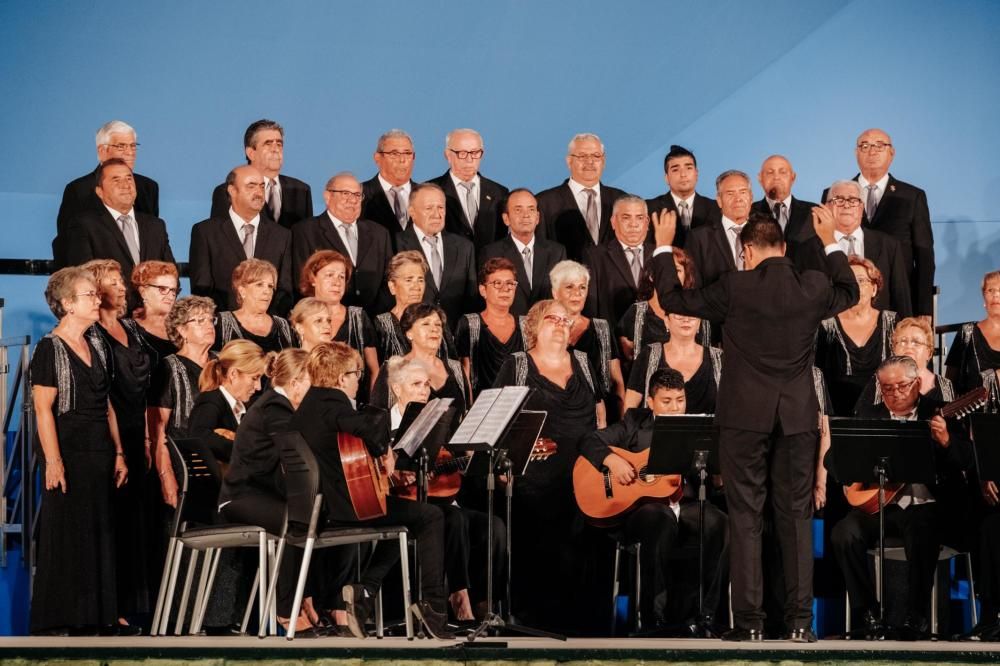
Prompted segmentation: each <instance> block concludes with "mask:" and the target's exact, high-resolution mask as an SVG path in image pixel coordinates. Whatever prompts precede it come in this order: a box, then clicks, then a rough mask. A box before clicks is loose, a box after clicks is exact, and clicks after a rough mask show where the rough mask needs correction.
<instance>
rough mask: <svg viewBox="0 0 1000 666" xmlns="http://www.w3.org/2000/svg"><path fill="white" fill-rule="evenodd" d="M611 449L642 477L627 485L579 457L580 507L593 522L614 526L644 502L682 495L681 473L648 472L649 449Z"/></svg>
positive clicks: (576, 483)
mask: <svg viewBox="0 0 1000 666" xmlns="http://www.w3.org/2000/svg"><path fill="white" fill-rule="evenodd" d="M610 448H611V451H612V452H613V453H616V454H618V455H619V456H621V457H622V458H624V459H625V460H627V461H629V462H630V463H632V466H633V467H635V469H636V471H637V472H638V476H637V478H636V480H635V481H633V482H632V483H630V484H629V485H627V486H625V485H622V484H620V483H618V482H616V481H615V480H614V479H612V478H611V472H609V471H607V470H604V471H601V470H598V469H597V468H595V467H594V466H593V465H591V464H590V462H589V461H588V460H587V459H586V458H583V457H580V458H577V459H576V463H575V464H574V466H573V494H574V495H575V496H576V503H577V506H579V507H580V511H581V512H583V515H584V516H586V517H587V519H588V521H589V522H591V523H593V524H595V525H599V526H601V527H610V526H613V525H616V524H618V523H619V522H620V521H621V520H622V518H624V517H625V516H626V515H627V514H628V513H629V512H630V511H632V509H634V508H636V507H637V506H639V505H640V504H644V503H646V502H664V503H665V502H670V501H677V500H679V499H680V498H681V495H682V493H683V482H682V478H681V476H680V475H679V474H676V475H670V476H667V475H662V474H659V475H657V474H649V473H647V472H646V464H647V463H648V462H649V449H646V450H645V451H639V452H637V453H633V452H632V451H626V450H625V449H620V448H618V447H616V446H612V447H610Z"/></svg>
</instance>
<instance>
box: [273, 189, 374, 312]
mask: <svg viewBox="0 0 1000 666" xmlns="http://www.w3.org/2000/svg"><path fill="white" fill-rule="evenodd" d="M362 199H363V196H362V193H361V183H359V182H358V179H357V178H355V177H354V174H351V173H348V172H346V171H345V172H342V173H338V174H337V175H335V176H333V177H332V178H331V179H330V180H328V181H327V183H326V187H325V188H324V189H323V200H324V201H325V202H326V210H324V211H323V212H322V213H320V214H319V215H317V216H316V217H312V218H309V219H308V220H303V221H302V222H300V223H299V224H296V225H295V226H294V227H292V278H293V280H294V281H295V282H296V284H298V281H299V278H300V277H301V275H302V267H303V266H304V265H305V263H306V261H308V260H309V257H310V256H311V255H312V253H313V252H316V251H317V250H336V251H337V252H339V253H340V254H342V255H344V256H345V257H348V258H349V259H350V261H351V266H352V270H351V282H350V284H348V285H347V289H346V291H345V292H344V297H343V299H342V302H343V303H344V304H345V305H358V306H361V307H363V308H365V309H366V310H367V311H368V312H384V311H385V310H388V309H389V308H391V307H392V298H391V296H390V295H389V291H388V288H387V287H386V286H385V271H386V268H388V266H389V260H390V259H392V240H391V239H390V238H389V232H388V231H386V230H385V228H384V227H382V226H381V225H378V224H375V223H374V222H372V221H371V220H362V219H359V218H358V216H359V215H360V214H361V202H362Z"/></svg>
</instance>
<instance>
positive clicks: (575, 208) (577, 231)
mask: <svg viewBox="0 0 1000 666" xmlns="http://www.w3.org/2000/svg"><path fill="white" fill-rule="evenodd" d="M595 189H599V190H600V193H601V210H600V227H599V232H598V235H597V243H594V239H593V237H592V236H591V235H590V231H588V230H587V222H586V220H585V219H584V217H583V213H582V212H581V211H580V206H579V204H578V203H577V201H576V197H575V196H574V195H573V190H571V189H570V187H569V179H566V180H564V181H563V184H562V185H557V186H556V187H553V188H550V189H548V190H545V191H543V192H539V193H538V195H537V196H536V197H535V200H536V201H537V202H538V212H539V213H540V214H541V221H540V222H539V224H538V228H537V229H536V230H535V236H536V237H539V238H545V239H548V240H553V241H556V242H557V243H559V244H560V245H562V246H563V247H565V248H566V257H567V258H568V259H572V260H573V261H583V260H584V252H585V251H586V250H587V248H589V247H593V246H594V245H599V244H601V243H604V242H606V241H607V240H609V239H611V238H613V237H614V232H613V231H612V229H611V211H612V209H613V208H614V205H615V200H616V199H618V197H620V196H623V195H624V194H625V192H623V191H622V190H619V189H618V188H616V187H608V186H607V185H605V184H604V183H601V184H600V185H599V187H597V188H595Z"/></svg>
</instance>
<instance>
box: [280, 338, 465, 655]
mask: <svg viewBox="0 0 1000 666" xmlns="http://www.w3.org/2000/svg"><path fill="white" fill-rule="evenodd" d="M306 369H307V371H308V372H309V377H310V378H311V380H312V386H311V387H310V388H309V391H308V392H307V393H306V395H305V397H304V398H303V399H302V403H301V404H300V405H299V408H298V410H297V411H296V412H295V414H294V415H293V416H292V419H291V422H290V424H289V427H290V428H291V429H292V430H295V431H298V432H299V433H301V434H302V437H303V438H304V439H305V440H306V442H307V443H308V444H309V447H310V448H311V449H312V451H313V454H314V455H315V456H316V461H317V464H318V465H319V474H320V488H321V491H322V493H323V501H324V505H325V506H324V508H325V519H326V521H327V524H328V525H329V526H330V527H379V526H389V525H402V526H405V527H406V528H407V529H408V530H409V531H410V534H411V535H412V536H413V538H415V539H416V540H417V555H418V557H419V559H420V589H421V592H422V596H423V598H422V600H421V601H418V602H416V603H414V604H412V606H411V607H410V610H411V611H412V612H413V613H414V614H415V615H416V616H417V617H418V618H419V619H420V620H421V621H422V622H423V624H424V626H425V628H426V629H427V631H428V632H429V633H430V634H431V636H434V637H435V638H448V637H451V634H450V632H449V631H448V629H447V616H446V615H445V611H446V605H445V604H446V598H445V593H444V557H443V551H444V518H443V516H442V513H441V510H440V509H439V508H438V507H436V506H433V505H431V504H424V503H421V502H411V501H409V500H405V499H401V498H398V497H393V496H391V495H390V496H388V497H386V502H385V503H386V514H385V515H384V516H380V517H378V518H369V519H367V520H359V519H358V516H357V514H356V513H355V511H354V508H353V503H352V500H351V495H350V492H349V490H348V486H347V481H346V476H345V470H344V466H343V463H342V461H341V457H340V449H339V447H338V445H337V441H338V440H337V438H338V435H339V434H340V433H349V434H352V435H354V436H356V437H359V438H361V439H362V440H363V441H364V444H365V446H366V448H367V449H368V453H369V455H371V456H372V457H374V458H379V459H381V461H382V466H383V468H384V470H385V473H386V474H388V475H391V474H392V473H393V471H394V469H395V454H394V452H393V451H391V450H387V449H386V444H387V442H388V439H389V429H388V425H387V423H386V420H387V419H386V417H385V413H382V414H379V415H373V414H367V413H359V412H358V411H357V408H356V403H355V397H356V396H357V394H358V385H359V382H360V377H361V373H362V371H363V369H362V361H361V356H360V355H359V354H358V352H357V351H355V350H354V349H352V348H351V347H349V346H348V345H346V344H344V343H342V342H329V343H321V344H319V345H317V346H316V347H315V348H314V349H313V350H312V351H311V352H310V353H309V360H308V362H307V363H306ZM398 560H399V550H398V549H397V548H393V547H378V548H376V549H375V550H374V554H373V555H372V558H371V559H370V560H369V562H368V564H367V566H366V567H365V568H364V570H363V571H362V574H361V579H360V581H359V582H358V583H352V584H349V585H345V586H344V588H343V596H344V602H345V604H346V606H347V624H348V627H349V628H350V630H351V632H352V633H353V634H354V635H355V636H356V637H357V638H364V637H365V636H366V632H365V623H366V622H367V620H368V619H369V618H370V617H371V615H372V611H373V610H374V604H375V596H376V594H377V593H378V590H379V588H380V587H381V586H382V581H383V579H384V578H385V576H386V574H388V573H389V571H390V570H391V569H392V567H393V566H395V564H396V562H397V561H398ZM350 568H351V563H345V566H344V567H341V569H350ZM333 573H334V575H335V576H338V577H339V578H340V579H343V570H340V571H338V572H333Z"/></svg>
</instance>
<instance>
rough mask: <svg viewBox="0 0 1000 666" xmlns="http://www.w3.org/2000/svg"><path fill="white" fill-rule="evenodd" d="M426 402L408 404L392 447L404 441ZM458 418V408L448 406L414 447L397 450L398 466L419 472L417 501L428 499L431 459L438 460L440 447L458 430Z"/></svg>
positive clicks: (417, 473)
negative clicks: (456, 427) (456, 428)
mask: <svg viewBox="0 0 1000 666" xmlns="http://www.w3.org/2000/svg"><path fill="white" fill-rule="evenodd" d="M426 404H427V403H423V402H411V403H410V404H408V405H407V406H406V411H405V412H404V413H403V419H402V420H401V421H400V422H399V428H397V429H396V435H395V437H394V438H393V448H396V443H397V442H399V443H401V442H402V440H403V437H404V435H405V434H406V431H407V430H409V428H410V426H411V425H413V423H414V421H416V420H417V417H418V416H420V413H421V412H422V411H423V409H424V407H425V406H426ZM457 420H458V410H456V409H455V408H454V407H449V408H448V409H447V410H446V411H445V412H443V413H442V414H441V416H439V417H438V419H437V422H436V423H435V424H434V426H433V427H432V428H431V430H430V432H429V433H428V434H427V435H426V436H425V437H424V438H422V439H420V440H417V441H414V442H413V443H412V445H411V446H409V447H406V448H400V449H398V451H399V453H401V454H402V455H400V456H397V458H396V469H397V470H400V471H405V472H416V475H417V483H416V485H417V501H420V502H426V501H427V487H428V484H429V483H430V479H429V473H428V470H429V469H430V465H431V462H432V461H434V460H437V456H438V453H439V452H440V451H441V447H443V446H444V444H445V442H447V441H448V438H449V437H450V436H451V433H452V432H453V431H454V430H455V426H456V422H457Z"/></svg>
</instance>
